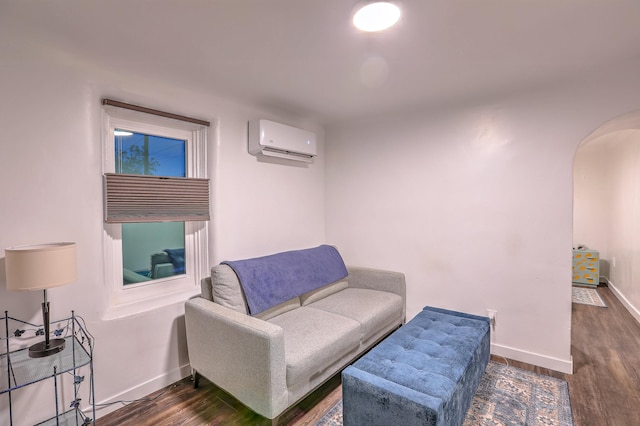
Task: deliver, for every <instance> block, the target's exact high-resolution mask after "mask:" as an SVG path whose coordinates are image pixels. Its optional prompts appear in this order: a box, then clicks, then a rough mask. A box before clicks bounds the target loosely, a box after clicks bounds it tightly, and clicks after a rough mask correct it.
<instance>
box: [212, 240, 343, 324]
mask: <svg viewBox="0 0 640 426" xmlns="http://www.w3.org/2000/svg"><path fill="white" fill-rule="evenodd" d="M222 263H223V264H225V265H229V266H230V267H231V268H232V269H233V270H234V271H235V273H236V275H237V276H238V280H239V281H240V285H241V286H242V290H243V291H244V295H245V297H246V299H247V305H248V307H249V313H250V314H251V315H256V314H259V313H260V312H262V311H265V310H267V309H269V308H271V307H273V306H276V305H278V304H280V303H282V302H285V301H287V300H289V299H293V298H294V297H297V296H300V295H302V294H305V293H308V292H310V291H312V290H316V289H318V288H320V287H323V286H325V285H327V284H331V283H332V282H334V281H338V280H340V279H342V278H345V277H346V276H347V275H348V272H347V268H346V266H345V265H344V261H343V260H342V257H341V256H340V253H338V250H336V249H335V248H334V247H332V246H327V245H321V246H319V247H315V248H310V249H305V250H294V251H287V252H282V253H277V254H272V255H269V256H264V257H256V258H253V259H245V260H234V261H225V262H222Z"/></svg>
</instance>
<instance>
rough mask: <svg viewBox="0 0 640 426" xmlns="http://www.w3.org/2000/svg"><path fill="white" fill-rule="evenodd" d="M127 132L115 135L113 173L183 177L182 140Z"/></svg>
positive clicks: (183, 149) (183, 142) (184, 159)
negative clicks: (114, 171) (126, 134)
mask: <svg viewBox="0 0 640 426" xmlns="http://www.w3.org/2000/svg"><path fill="white" fill-rule="evenodd" d="M117 130H121V129H117ZM122 130H124V129H122ZM129 132H130V131H129ZM130 133H132V134H131V135H129V136H115V156H116V158H115V160H116V173H132V174H149V175H154V176H181V177H184V176H185V165H186V143H185V141H183V140H180V139H172V138H165V137H161V136H154V135H145V134H142V133H135V132H130ZM145 142H146V143H147V144H146V145H147V148H145Z"/></svg>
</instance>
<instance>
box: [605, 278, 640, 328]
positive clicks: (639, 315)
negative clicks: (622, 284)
mask: <svg viewBox="0 0 640 426" xmlns="http://www.w3.org/2000/svg"><path fill="white" fill-rule="evenodd" d="M607 285H608V286H609V288H610V289H611V292H612V293H613V294H614V295H615V296H616V297H617V298H618V300H619V301H620V303H622V304H623V305H624V307H625V308H627V311H629V313H630V314H631V315H632V316H633V317H634V318H635V319H636V321H638V322H640V310H638V309H637V308H636V307H635V306H633V304H632V303H631V302H629V300H628V299H627V298H626V297H625V296H624V294H622V293H621V292H620V290H618V288H617V287H616V286H615V285H614V284H613V283H612V282H611V281H610V280H609V279H607Z"/></svg>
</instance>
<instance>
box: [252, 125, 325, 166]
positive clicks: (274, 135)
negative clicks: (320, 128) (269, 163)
mask: <svg viewBox="0 0 640 426" xmlns="http://www.w3.org/2000/svg"><path fill="white" fill-rule="evenodd" d="M249 153H250V154H253V155H268V156H270V157H279V158H286V159H289V160H297V161H305V162H307V163H310V162H311V161H312V160H313V157H315V156H316V154H317V145H316V135H315V134H314V133H311V132H308V131H306V130H302V129H298V128H295V127H291V126H287V125H285V124H280V123H276V122H273V121H269V120H251V121H249Z"/></svg>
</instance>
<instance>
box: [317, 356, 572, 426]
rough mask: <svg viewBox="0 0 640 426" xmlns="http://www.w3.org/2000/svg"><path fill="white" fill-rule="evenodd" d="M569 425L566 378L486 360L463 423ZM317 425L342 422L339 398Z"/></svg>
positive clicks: (470, 425) (469, 425)
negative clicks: (557, 377) (485, 366)
mask: <svg viewBox="0 0 640 426" xmlns="http://www.w3.org/2000/svg"><path fill="white" fill-rule="evenodd" d="M502 425H504V426H507V425H509V426H515V425H527V426H535V425H541V426H542V425H544V426H571V425H573V417H572V415H571V401H570V400H569V389H568V386H567V382H565V381H564V380H560V379H556V378H553V377H548V376H541V375H539V374H535V373H532V372H529V371H525V370H521V369H519V368H515V367H509V366H506V365H504V364H499V363H496V362H489V364H488V365H487V369H486V370H485V373H484V375H483V376H482V380H481V381H480V385H479V386H478V390H477V392H476V394H475V396H474V397H473V401H472V403H471V407H469V411H468V412H467V416H466V418H465V421H464V426H502ZM316 426H342V401H340V402H338V403H337V404H336V405H335V406H333V407H332V408H331V409H330V410H329V411H328V412H327V414H325V415H324V416H323V417H322V418H321V419H320V421H318V423H316Z"/></svg>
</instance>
